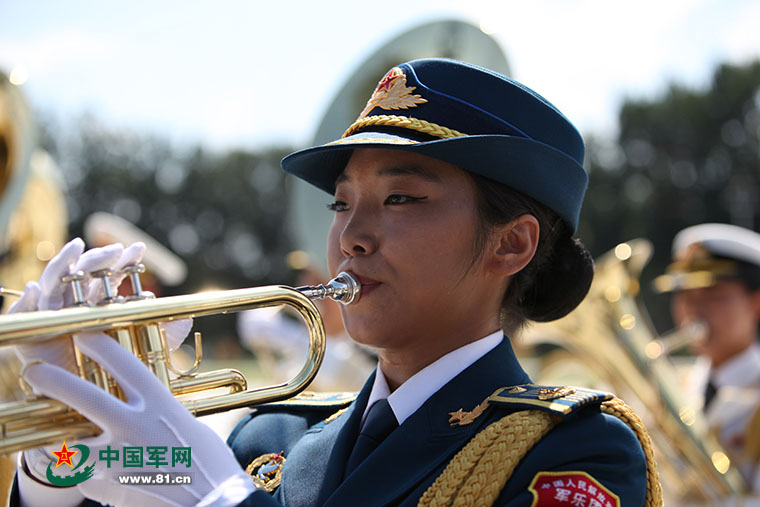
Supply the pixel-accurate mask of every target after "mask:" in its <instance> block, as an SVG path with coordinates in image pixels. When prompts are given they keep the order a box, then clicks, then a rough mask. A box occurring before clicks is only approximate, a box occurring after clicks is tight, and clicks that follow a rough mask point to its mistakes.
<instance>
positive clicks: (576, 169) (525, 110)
mask: <svg viewBox="0 0 760 507" xmlns="http://www.w3.org/2000/svg"><path fill="white" fill-rule="evenodd" d="M372 147H376V148H390V149H399V150H404V151H411V152H414V153H419V154H421V155H426V156H429V157H432V158H436V159H439V160H443V161H446V162H449V163H451V164H454V165H457V166H459V167H461V168H462V169H464V170H466V171H469V172H472V173H475V174H479V175H481V176H485V177H487V178H490V179H492V180H494V181H498V182H500V183H503V184H505V185H507V186H509V187H512V188H513V189H515V190H517V191H519V192H522V193H523V194H526V195H528V196H530V197H533V198H534V199H536V200H537V201H539V202H541V203H543V204H544V205H546V206H548V207H549V208H550V209H552V210H554V211H555V212H556V213H557V214H558V215H559V216H560V217H561V218H562V219H563V220H564V221H565V222H566V223H567V224H568V226H569V227H570V229H571V230H572V231H573V232H575V230H576V229H577V227H578V219H579V216H580V211H581V204H582V202H583V196H584V194H585V192H586V188H587V186H588V175H587V174H586V171H585V170H584V169H583V156H584V152H585V147H584V144H583V139H582V138H581V135H580V134H579V133H578V130H577V129H576V128H575V127H574V126H573V124H572V123H570V121H569V120H568V119H567V118H566V117H565V116H564V115H563V114H562V113H560V112H559V110H558V109H557V108H556V107H554V106H553V105H552V104H551V103H550V102H548V101H547V100H546V99H544V98H543V97H541V96H540V95H538V94H537V93H535V92H534V91H532V90H530V89H529V88H527V87H525V86H523V85H522V84H520V83H518V82H516V81H514V80H512V79H510V78H508V77H506V76H503V75H501V74H498V73H496V72H493V71H490V70H488V69H484V68H482V67H478V66H475V65H472V64H469V63H464V62H460V61H456V60H450V59H443V58H430V59H422V60H414V61H411V62H407V63H404V64H401V65H399V66H397V67H394V68H393V69H391V70H390V71H389V72H388V73H387V74H386V75H385V76H384V77H383V79H382V80H381V81H380V82H379V83H378V86H377V88H375V91H374V93H373V94H372V97H371V98H370V100H369V102H368V103H367V106H366V107H365V109H364V111H362V112H361V113H360V115H359V117H358V119H357V120H356V121H355V122H354V123H353V124H352V125H351V126H350V127H349V128H348V130H346V133H345V134H344V135H343V137H342V138H341V139H338V140H336V141H333V142H330V143H327V144H324V145H322V146H316V147H313V148H308V149H305V150H301V151H297V152H295V153H293V154H291V155H288V156H287V157H285V158H284V159H283V160H282V167H283V169H284V170H285V171H286V172H288V173H291V174H293V175H295V176H298V177H299V178H301V179H303V180H305V181H307V182H309V183H311V184H312V185H315V186H317V187H318V188H321V189H322V190H324V191H325V192H328V193H330V194H332V193H334V192H335V179H336V178H337V177H338V175H340V173H341V172H342V171H343V169H344V168H345V166H346V164H347V163H348V159H349V157H350V155H351V151H352V150H353V149H355V148H372Z"/></svg>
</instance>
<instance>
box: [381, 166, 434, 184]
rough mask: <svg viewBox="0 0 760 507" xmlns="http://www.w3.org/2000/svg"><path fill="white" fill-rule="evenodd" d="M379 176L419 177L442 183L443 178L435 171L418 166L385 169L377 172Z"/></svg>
mask: <svg viewBox="0 0 760 507" xmlns="http://www.w3.org/2000/svg"><path fill="white" fill-rule="evenodd" d="M377 175H378V176H385V177H392V176H417V177H420V178H422V179H424V180H428V181H432V182H436V183H437V182H440V181H441V177H440V176H439V175H438V174H437V173H436V172H435V171H433V170H431V169H427V168H425V167H420V166H418V165H403V166H392V167H385V168H383V169H380V170H379V171H377Z"/></svg>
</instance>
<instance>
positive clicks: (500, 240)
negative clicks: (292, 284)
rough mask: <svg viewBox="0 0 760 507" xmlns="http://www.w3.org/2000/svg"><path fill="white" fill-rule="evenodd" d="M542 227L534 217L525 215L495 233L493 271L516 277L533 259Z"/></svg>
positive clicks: (495, 230) (492, 257)
mask: <svg viewBox="0 0 760 507" xmlns="http://www.w3.org/2000/svg"><path fill="white" fill-rule="evenodd" d="M539 230H540V227H539V225H538V220H537V219H536V217H534V216H533V215H530V214H528V213H525V214H523V215H520V216H518V217H517V218H514V219H513V220H512V221H510V222H509V223H507V224H504V225H501V226H498V227H496V228H495V229H494V231H493V236H492V238H493V240H494V243H493V249H492V255H491V259H490V262H489V266H490V267H491V270H492V271H493V272H495V273H498V274H500V275H505V276H509V275H514V274H515V273H517V272H518V271H520V270H521V269H523V268H524V267H525V266H527V265H528V263H529V262H530V261H531V259H533V256H534V255H535V253H536V248H537V247H538V235H539Z"/></svg>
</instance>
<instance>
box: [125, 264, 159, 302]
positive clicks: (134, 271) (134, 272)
mask: <svg viewBox="0 0 760 507" xmlns="http://www.w3.org/2000/svg"><path fill="white" fill-rule="evenodd" d="M124 272H125V273H126V274H127V276H129V280H130V282H132V294H131V295H129V296H127V301H135V300H140V299H152V298H154V297H155V296H154V295H153V294H151V293H150V292H146V291H144V290H143V289H142V283H141V282H140V274H141V273H145V265H144V264H132V265H130V266H126V267H125V268H124Z"/></svg>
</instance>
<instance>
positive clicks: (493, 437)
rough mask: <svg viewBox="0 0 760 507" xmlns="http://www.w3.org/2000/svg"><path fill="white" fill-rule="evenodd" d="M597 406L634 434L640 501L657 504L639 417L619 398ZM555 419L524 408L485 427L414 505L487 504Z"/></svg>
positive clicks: (651, 464) (659, 492)
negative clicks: (642, 464)
mask: <svg viewBox="0 0 760 507" xmlns="http://www.w3.org/2000/svg"><path fill="white" fill-rule="evenodd" d="M601 410H602V412H604V413H606V414H609V415H614V416H615V417H617V418H619V419H620V420H622V421H623V422H624V423H626V424H627V425H628V426H629V427H630V428H631V429H632V430H633V431H634V433H636V437H637V438H638V440H639V443H640V444H641V447H642V448H643V449H644V456H645V457H646V460H647V494H646V503H645V505H646V506H647V507H660V506H662V488H661V486H660V477H659V474H658V472H657V465H656V464H655V461H654V451H653V449H652V441H651V439H650V438H649V434H648V433H647V431H646V428H645V427H644V425H643V424H642V422H641V419H639V417H638V416H637V415H636V414H635V413H634V412H633V410H632V409H631V408H630V407H629V406H627V405H626V404H625V403H624V402H623V401H622V400H620V399H619V398H614V399H612V400H610V401H605V402H604V403H602V405H601ZM559 422H560V419H559V417H556V416H553V415H551V414H549V413H547V412H542V411H540V410H524V411H521V412H514V413H511V414H509V415H507V416H506V417H503V418H502V419H500V420H498V421H496V422H495V423H493V424H491V425H489V426H488V427H486V429H484V430H483V431H481V432H480V433H478V434H477V435H476V436H475V438H473V439H472V440H470V442H469V443H468V444H467V445H466V446H465V447H464V448H462V450H461V451H459V452H458V453H457V454H456V456H454V458H453V459H452V460H451V462H450V463H449V464H448V466H447V467H446V469H445V470H444V471H443V473H442V474H441V475H440V476H439V477H438V478H437V479H436V480H435V482H434V483H433V484H432V485H431V486H430V487H429V488H428V490H427V491H425V494H423V495H422V498H420V501H419V503H418V505H420V506H427V505H430V506H443V505H447V506H448V505H454V506H461V505H491V504H493V502H494V501H495V500H496V498H497V497H498V496H499V493H501V490H502V489H503V488H504V485H505V484H506V483H507V481H508V480H509V478H510V477H511V476H512V473H513V472H514V470H515V468H516V467H517V464H518V463H519V462H520V460H522V458H523V457H524V456H525V455H526V454H527V453H528V451H530V449H532V448H533V446H534V445H536V444H537V443H538V442H539V441H540V440H541V439H542V438H543V437H544V436H545V435H546V434H547V433H549V431H550V430H551V429H552V428H554V426H555V425H557V424H558V423H559Z"/></svg>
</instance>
